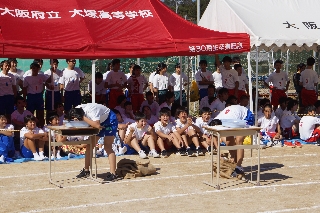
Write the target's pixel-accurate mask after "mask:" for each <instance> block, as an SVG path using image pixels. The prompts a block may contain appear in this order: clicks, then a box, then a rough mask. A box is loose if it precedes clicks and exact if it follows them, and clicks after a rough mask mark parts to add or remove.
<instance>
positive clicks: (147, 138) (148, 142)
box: [141, 134, 160, 158]
mask: <svg viewBox="0 0 320 213" xmlns="http://www.w3.org/2000/svg"><path fill="white" fill-rule="evenodd" d="M141 144H142V145H143V146H149V148H150V152H149V156H150V157H154V158H158V157H160V155H159V154H158V153H157V151H156V145H155V143H154V140H153V137H152V136H151V135H149V134H145V135H144V136H143V139H142V142H141Z"/></svg>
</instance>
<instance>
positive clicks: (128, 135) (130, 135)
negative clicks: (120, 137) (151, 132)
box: [124, 126, 134, 144]
mask: <svg viewBox="0 0 320 213" xmlns="http://www.w3.org/2000/svg"><path fill="white" fill-rule="evenodd" d="M133 133H134V128H133V127H132V126H131V127H130V129H129V133H128V134H126V137H125V138H124V143H125V144H128V143H130V142H131V139H132V135H133Z"/></svg>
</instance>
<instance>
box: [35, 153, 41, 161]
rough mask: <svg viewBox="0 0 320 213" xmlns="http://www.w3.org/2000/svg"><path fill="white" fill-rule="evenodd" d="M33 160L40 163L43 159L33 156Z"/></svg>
mask: <svg viewBox="0 0 320 213" xmlns="http://www.w3.org/2000/svg"><path fill="white" fill-rule="evenodd" d="M33 159H34V160H35V161H42V160H43V158H42V157H41V156H39V155H38V154H37V155H33Z"/></svg>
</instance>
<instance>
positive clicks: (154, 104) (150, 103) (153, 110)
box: [140, 91, 160, 118]
mask: <svg viewBox="0 0 320 213" xmlns="http://www.w3.org/2000/svg"><path fill="white" fill-rule="evenodd" d="M146 99H147V100H145V101H143V102H142V104H141V107H140V112H143V110H142V107H144V106H149V107H150V109H151V113H152V115H154V116H156V117H157V118H159V111H160V108H159V104H158V103H157V102H156V101H155V100H154V97H153V93H152V92H151V91H148V92H146Z"/></svg>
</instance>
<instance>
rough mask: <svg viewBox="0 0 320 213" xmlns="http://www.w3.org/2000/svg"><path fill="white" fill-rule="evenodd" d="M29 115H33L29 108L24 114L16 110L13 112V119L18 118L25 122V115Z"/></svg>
mask: <svg viewBox="0 0 320 213" xmlns="http://www.w3.org/2000/svg"><path fill="white" fill-rule="evenodd" d="M27 115H33V114H32V113H31V112H30V111H28V110H24V111H23V113H22V114H20V113H19V112H18V110H15V111H14V112H13V113H12V114H11V120H17V121H19V122H23V123H24V117H26V116H27Z"/></svg>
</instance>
